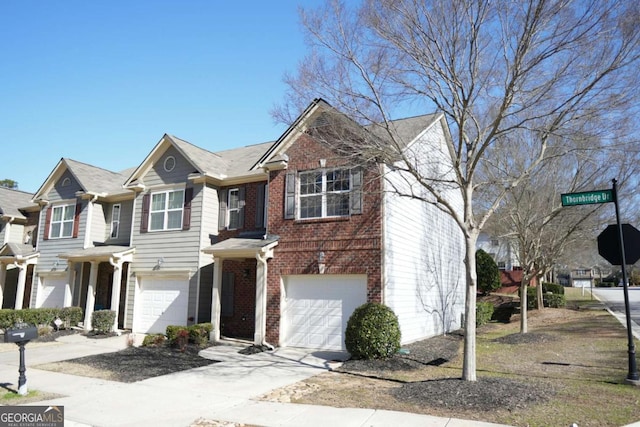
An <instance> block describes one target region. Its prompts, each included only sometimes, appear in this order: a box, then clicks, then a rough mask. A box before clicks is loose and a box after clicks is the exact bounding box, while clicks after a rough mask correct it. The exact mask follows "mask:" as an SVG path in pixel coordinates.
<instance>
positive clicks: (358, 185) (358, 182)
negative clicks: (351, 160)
mask: <svg viewBox="0 0 640 427" xmlns="http://www.w3.org/2000/svg"><path fill="white" fill-rule="evenodd" d="M349 212H350V213H351V215H359V214H362V168H355V169H351V195H350V209H349Z"/></svg>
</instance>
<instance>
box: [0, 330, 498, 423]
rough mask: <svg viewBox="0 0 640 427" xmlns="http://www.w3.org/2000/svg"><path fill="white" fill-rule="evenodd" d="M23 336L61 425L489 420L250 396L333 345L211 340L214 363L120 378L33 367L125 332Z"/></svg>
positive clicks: (328, 356)
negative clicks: (250, 348)
mask: <svg viewBox="0 0 640 427" xmlns="http://www.w3.org/2000/svg"><path fill="white" fill-rule="evenodd" d="M62 341H63V342H60V341H59V342H54V343H42V344H40V343H30V344H28V345H27V350H26V363H27V372H26V375H27V379H28V382H27V385H28V387H29V388H30V389H37V390H40V391H44V392H51V393H56V394H60V395H62V396H64V397H60V398H56V399H52V400H49V401H45V402H37V403H33V404H32V405H59V406H60V405H61V406H64V411H65V425H66V426H189V425H190V424H191V423H192V422H194V421H195V420H196V419H199V418H203V419H208V420H218V421H228V422H238V423H245V424H252V425H258V426H292V427H293V426H309V427H313V426H318V427H319V426H327V425H334V426H354V427H359V426H363V427H364V426H389V425H402V426H421V427H425V426H427V427H445V426H446V427H461V426H487V427H488V426H496V424H490V423H482V422H475V421H468V420H456V419H451V418H440V417H432V416H428V415H417V414H411V413H405V412H393V411H382V410H375V409H356V408H333V407H327V406H315V405H300V404H291V403H275V402H265V401H258V400H255V398H256V397H258V396H261V395H263V394H265V393H267V392H269V391H271V390H274V389H277V388H280V387H284V386H287V385H290V384H294V383H296V382H299V381H302V380H304V379H307V378H309V377H311V376H314V375H317V374H320V373H322V372H325V371H326V370H327V369H329V368H330V367H331V366H333V364H334V363H335V362H334V361H335V360H337V359H339V358H340V357H343V356H344V354H343V353H339V352H311V353H309V352H305V351H302V350H299V349H288V348H283V349H278V350H277V351H275V352H264V353H259V354H255V355H250V356H244V355H241V354H239V353H237V351H238V350H239V349H240V348H241V347H237V346H215V347H210V348H209V349H206V350H203V352H202V353H201V355H202V356H204V357H207V358H210V359H214V360H220V361H221V362H220V363H215V364H212V365H208V366H204V367H200V368H196V369H191V370H189V371H183V372H178V373H174V374H170V375H164V376H160V377H156V378H150V379H147V380H144V381H139V382H136V383H129V384H125V383H120V382H114V381H105V380H99V379H95V378H86V377H79V376H74V375H68V374H63V373H56V372H49V371H44V370H40V369H36V368H33V366H34V365H37V364H40V363H48V362H53V361H59V360H65V359H72V358H76V357H81V356H86V355H91V354H97V353H101V352H110V351H116V350H118V349H122V348H124V347H126V345H127V340H126V337H114V338H109V339H101V340H95V339H87V338H85V337H83V336H80V335H76V336H72V337H65V338H62ZM10 345H11V346H13V347H14V349H13V351H12V350H11V348H9V347H4V346H5V345H4V344H3V345H2V346H0V381H1V382H2V383H5V384H7V383H9V384H12V385H13V386H14V387H16V385H17V379H18V372H17V367H18V349H17V346H15V345H14V344H10Z"/></svg>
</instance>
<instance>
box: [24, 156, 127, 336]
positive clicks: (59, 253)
mask: <svg viewBox="0 0 640 427" xmlns="http://www.w3.org/2000/svg"><path fill="white" fill-rule="evenodd" d="M129 172H130V171H129ZM128 175H129V173H128V172H126V171H125V172H123V173H116V172H111V171H108V170H105V169H101V168H98V167H95V166H91V165H87V164H85V163H81V162H77V161H74V160H71V159H66V158H63V159H61V160H60V161H59V162H58V164H57V165H56V167H55V168H54V169H53V171H52V172H51V174H49V176H48V177H47V179H46V180H45V182H44V183H43V184H42V186H41V187H40V189H39V190H38V191H37V192H36V194H35V195H34V201H35V202H36V203H38V204H39V205H40V206H41V212H40V224H39V227H38V228H39V230H42V232H41V233H38V239H37V246H36V249H37V251H38V253H39V255H40V258H39V261H38V265H37V267H36V274H35V286H34V290H33V292H32V297H31V305H30V306H31V307H67V306H72V305H73V306H80V307H82V308H83V309H85V318H84V326H85V328H87V329H91V315H92V313H93V311H94V310H96V309H111V310H114V311H116V312H117V313H118V315H117V317H116V320H115V324H114V327H120V328H124V327H126V325H125V322H124V320H125V319H124V307H125V305H126V300H125V297H126V292H125V291H124V290H125V289H126V284H127V281H126V278H127V277H128V274H127V271H128V268H129V265H130V263H131V262H132V260H133V252H134V250H133V248H132V247H131V246H130V242H131V215H132V212H133V196H134V195H133V193H132V192H131V191H129V190H126V189H124V188H122V183H123V182H124V181H125V179H126V178H127V177H128Z"/></svg>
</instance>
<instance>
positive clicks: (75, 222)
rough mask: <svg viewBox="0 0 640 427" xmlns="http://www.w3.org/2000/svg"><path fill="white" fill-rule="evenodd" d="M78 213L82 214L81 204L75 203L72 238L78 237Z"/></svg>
mask: <svg viewBox="0 0 640 427" xmlns="http://www.w3.org/2000/svg"><path fill="white" fill-rule="evenodd" d="M80 212H82V204H81V203H76V214H75V215H74V217H73V238H74V239H75V238H77V237H78V230H79V229H80Z"/></svg>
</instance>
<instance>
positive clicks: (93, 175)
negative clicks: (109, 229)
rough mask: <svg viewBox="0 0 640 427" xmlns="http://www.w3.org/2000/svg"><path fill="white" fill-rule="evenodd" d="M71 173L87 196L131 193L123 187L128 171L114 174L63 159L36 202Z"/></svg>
mask: <svg viewBox="0 0 640 427" xmlns="http://www.w3.org/2000/svg"><path fill="white" fill-rule="evenodd" d="M65 171H69V173H71V175H73V177H74V179H75V180H76V181H77V182H78V184H79V185H80V187H81V188H82V190H83V191H84V192H85V193H86V194H92V195H97V196H101V197H108V196H116V195H127V194H129V193H130V192H129V191H127V190H126V189H124V188H123V187H122V183H123V182H124V180H125V179H126V177H127V176H128V171H126V170H125V171H123V172H112V171H110V170H107V169H103V168H100V167H97V166H93V165H90V164H87V163H82V162H79V161H77V160H73V159H69V158H64V157H63V158H61V159H60V161H59V162H58V164H57V165H56V166H55V167H54V168H53V171H52V172H51V173H50V174H49V176H48V177H47V179H46V180H45V181H44V183H43V184H42V186H40V188H39V189H38V191H37V192H36V194H35V195H34V197H33V198H34V200H39V199H43V198H45V196H46V194H48V193H49V191H51V189H52V188H53V186H54V185H55V183H56V182H57V181H58V179H60V177H61V176H62V175H63V174H64V173H65Z"/></svg>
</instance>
